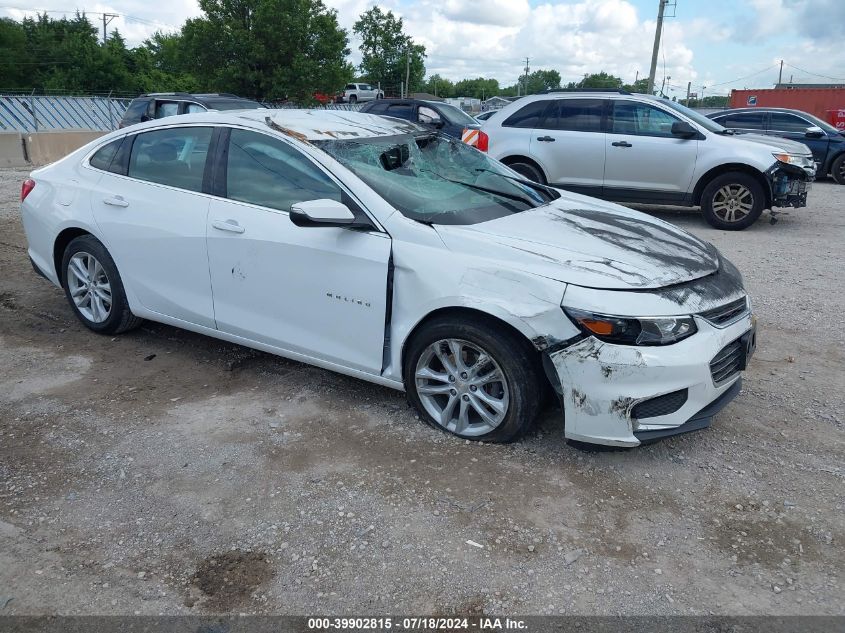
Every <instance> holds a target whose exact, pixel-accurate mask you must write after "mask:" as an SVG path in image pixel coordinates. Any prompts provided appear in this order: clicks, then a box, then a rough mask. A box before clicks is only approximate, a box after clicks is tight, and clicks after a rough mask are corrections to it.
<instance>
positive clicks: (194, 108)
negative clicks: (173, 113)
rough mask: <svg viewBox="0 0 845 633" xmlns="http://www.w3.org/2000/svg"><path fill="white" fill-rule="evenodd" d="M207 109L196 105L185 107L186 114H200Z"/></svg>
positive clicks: (189, 104) (190, 104) (191, 104)
mask: <svg viewBox="0 0 845 633" xmlns="http://www.w3.org/2000/svg"><path fill="white" fill-rule="evenodd" d="M205 111H206V110H205V108H204V107H203V106H201V105H199V104H196V103H188V104H186V105H185V114H197V113H198V112H205Z"/></svg>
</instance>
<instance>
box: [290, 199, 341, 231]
mask: <svg viewBox="0 0 845 633" xmlns="http://www.w3.org/2000/svg"><path fill="white" fill-rule="evenodd" d="M290 221H291V222H293V223H294V224H295V225H296V226H349V225H350V224H354V223H355V214H354V213H352V211H350V210H349V207H347V206H346V205H345V204H343V203H342V202H338V201H337V200H329V199H322V200H305V201H303V202H294V203H293V204H292V205H291V207H290Z"/></svg>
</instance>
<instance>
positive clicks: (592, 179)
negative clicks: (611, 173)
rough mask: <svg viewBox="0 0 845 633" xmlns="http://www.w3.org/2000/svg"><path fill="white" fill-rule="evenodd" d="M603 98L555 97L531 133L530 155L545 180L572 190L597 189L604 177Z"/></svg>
mask: <svg viewBox="0 0 845 633" xmlns="http://www.w3.org/2000/svg"><path fill="white" fill-rule="evenodd" d="M604 108H605V100H604V99H595V98H584V99H581V98H578V99H555V100H554V101H552V102H551V104H550V106H549V109H547V110H546V111H545V116H543V117H542V118H541V119H540V120H539V123H538V125H537V126H536V127H535V128H534V130H533V133H532V135H531V156H532V157H533V158H535V159H536V160H537V162H538V163H539V164H540V166H541V167H542V168H543V170H544V171H545V173H546V177H547V178H548V181H549V182H550V183H552V184H555V185H560V186H562V187H564V188H566V189H571V190H573V191H581V192H584V193H594V194H596V193H599V192H600V191H601V187H602V179H603V178H604V161H605V153H606V148H605V136H606V135H605V133H604V129H603V127H602V126H603V123H602V121H603V116H604Z"/></svg>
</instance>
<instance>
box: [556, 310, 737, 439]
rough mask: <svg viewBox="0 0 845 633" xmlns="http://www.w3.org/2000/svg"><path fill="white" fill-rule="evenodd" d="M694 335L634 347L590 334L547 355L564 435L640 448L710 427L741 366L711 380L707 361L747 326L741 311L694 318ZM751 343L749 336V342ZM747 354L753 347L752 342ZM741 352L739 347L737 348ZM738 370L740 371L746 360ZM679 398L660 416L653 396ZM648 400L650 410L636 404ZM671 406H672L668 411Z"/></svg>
mask: <svg viewBox="0 0 845 633" xmlns="http://www.w3.org/2000/svg"><path fill="white" fill-rule="evenodd" d="M696 325H697V326H698V332H697V333H696V334H695V335H693V336H691V337H689V338H688V339H685V340H683V341H681V342H679V343H675V344H674V345H667V346H661V347H634V346H627V345H613V344H609V343H603V342H601V341H599V340H597V339H596V338H594V337H589V338H586V339H583V340H581V341H579V342H577V343H575V344H574V345H571V346H569V347H566V348H564V349H561V350H557V351H553V352H550V353H547V354H546V356H545V359H544V366H545V368H546V373H547V374H548V375H549V378H550V379H551V380H552V384H553V386H554V387H555V388H556V390H557V391H558V395H559V396H560V399H561V403H562V406H563V410H564V416H565V423H566V429H565V435H566V437H567V438H568V439H572V440H577V441H581V442H589V443H592V444H605V445H609V446H638V445H639V444H640V443H642V442H647V441H652V440H654V439H658V438H660V437H666V436H669V435H676V434H678V433H685V432H687V431H692V430H696V429H698V428H703V427H704V426H707V425H709V422H710V419H712V417H713V415H714V414H715V409H716V407H717V404H718V408H722V407H724V406H725V405H726V404H727V403H728V402H729V401H730V400H731V399H732V398H733V397H734V396H736V394H737V393H738V392H739V386H738V385H739V384H740V381H741V375H742V372H741V371H736V372H735V373H733V374H731V375H730V376H728V377H727V378H724V379H723V380H720V381H719V382H718V383H717V382H714V378H713V373H711V367H710V363H711V361H713V360H714V359H715V358H716V357H717V355H719V354H720V352H722V351H724V350H725V349H726V348H727V346H728V345H729V344H732V343H735V342H738V341H740V340H741V339H742V341H743V344H745V343H744V342H745V341H746V340H747V339H748V338H749V337H746V338H745V339H743V336H744V335H747V334H748V333H749V332H750V331H752V330H753V324H752V317H751V315H750V314H746V315H745V316H743V317H742V318H740V319H739V320H738V321H736V322H734V323H731V324H730V325H728V326H727V327H724V328H718V327H715V326H713V325H711V324H710V323H709V322H708V321H706V320H705V319H703V318H701V317H696ZM750 344H752V345H753V341H751V343H750ZM748 351H753V347H751V348H749V350H748ZM743 353H745V350H743ZM742 368H744V357H743V363H742ZM681 393H683V395H684V396H685V397H683V398H682V402H681V400H680V399H679V400H676V402H675V405H672V406H669V407H668V409H669V410H671V412H670V413H666V414H663V415H654V413H660V410H659V408H656V407H654V406H651V405H652V404H653V402H652V401H653V400H654V399H655V398H657V397H659V396H666V397H667V399H669V400H671V399H672V397H673V396H675V395H677V394H681ZM644 403H649V406H651V414H650V415H649V416H648V417H645V416H640V417H637V416H638V414H637V411H645V409H644V408H643V407H637V405H640V404H644ZM673 409H674V410H673Z"/></svg>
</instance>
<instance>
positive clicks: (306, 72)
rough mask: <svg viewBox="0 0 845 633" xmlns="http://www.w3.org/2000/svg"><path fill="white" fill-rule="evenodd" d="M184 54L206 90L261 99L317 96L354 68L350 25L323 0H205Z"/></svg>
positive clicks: (186, 33) (186, 35)
mask: <svg viewBox="0 0 845 633" xmlns="http://www.w3.org/2000/svg"><path fill="white" fill-rule="evenodd" d="M199 4H200V8H201V9H202V10H203V11H204V13H205V15H204V16H203V17H199V18H194V19H191V20H188V21H187V22H186V23H185V25H184V27H183V29H182V38H183V39H184V54H185V56H186V59H190V60H192V64H193V67H194V69H195V70H194V74H195V76H196V79H197V82H198V83H199V84H200V85H201V86H203V87H205V89H208V90H217V91H224V92H234V93H236V94H239V95H242V96H246V97H252V98H255V99H263V100H276V99H285V98H290V99H293V100H295V101H298V102H308V101H310V100H312V99H313V93H314V92H315V91H318V92H325V93H332V92H335V91H336V90H338V89H339V88H340V87H341V86H342V85H343V84H344V83H346V82H347V81H348V80H349V78H350V77H351V76H352V67H351V65H350V64H349V63H348V62H347V61H346V56H347V55H348V54H349V49H348V48H347V33H346V31H345V30H344V29H342V28H340V26H339V25H338V22H337V12H336V11H335V10H329V9H327V8H326V6H325V5H324V4H323V2H322V0H200V3H199Z"/></svg>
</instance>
